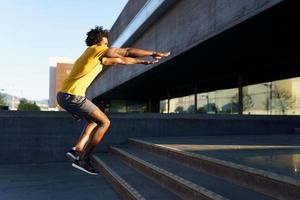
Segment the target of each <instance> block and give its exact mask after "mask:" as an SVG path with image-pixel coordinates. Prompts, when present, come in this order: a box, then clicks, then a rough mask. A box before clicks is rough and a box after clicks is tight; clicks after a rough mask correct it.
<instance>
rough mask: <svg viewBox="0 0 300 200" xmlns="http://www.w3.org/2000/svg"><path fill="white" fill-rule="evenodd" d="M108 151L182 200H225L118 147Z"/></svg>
mask: <svg viewBox="0 0 300 200" xmlns="http://www.w3.org/2000/svg"><path fill="white" fill-rule="evenodd" d="M110 151H111V152H112V153H114V154H115V155H117V156H119V157H120V158H121V159H122V160H123V161H124V162H125V163H127V165H129V166H131V167H133V168H134V169H136V170H137V171H139V172H141V173H143V174H145V175H146V176H148V177H149V178H151V179H152V180H154V181H156V182H157V183H159V184H160V185H162V186H164V187H166V188H168V190H169V191H171V192H173V193H174V194H176V195H177V196H178V197H180V198H182V199H189V200H196V199H205V200H208V199H209V200H225V199H227V198H225V197H223V196H221V195H219V194H217V193H215V192H212V191H210V190H208V189H207V188H204V187H202V186H199V185H197V184H195V183H193V182H191V181H189V180H186V179H184V178H183V177H180V176H177V175H176V174H174V173H171V172H170V171H167V170H165V169H162V168H160V167H158V166H157V165H154V164H152V163H149V162H146V161H145V160H144V159H147V158H145V157H144V158H143V159H141V158H139V157H136V156H134V155H132V154H130V153H128V152H127V151H124V150H122V149H120V148H118V147H111V148H110Z"/></svg>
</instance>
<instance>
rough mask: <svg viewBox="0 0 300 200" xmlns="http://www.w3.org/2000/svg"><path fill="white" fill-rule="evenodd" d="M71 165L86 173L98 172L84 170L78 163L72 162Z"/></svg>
mask: <svg viewBox="0 0 300 200" xmlns="http://www.w3.org/2000/svg"><path fill="white" fill-rule="evenodd" d="M72 166H73V167H75V168H76V169H79V170H81V171H83V172H85V173H88V174H90V175H98V173H93V172H89V171H87V170H85V169H84V168H82V167H80V166H79V165H75V164H74V163H73V164H72Z"/></svg>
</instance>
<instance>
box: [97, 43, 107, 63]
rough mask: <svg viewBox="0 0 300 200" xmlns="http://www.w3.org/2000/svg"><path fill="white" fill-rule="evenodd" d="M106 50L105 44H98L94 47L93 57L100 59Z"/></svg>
mask: <svg viewBox="0 0 300 200" xmlns="http://www.w3.org/2000/svg"><path fill="white" fill-rule="evenodd" d="M107 50H108V46H106V45H100V46H97V47H96V55H95V57H96V58H97V59H99V60H101V58H102V57H103V56H104V55H105V53H106V52H107Z"/></svg>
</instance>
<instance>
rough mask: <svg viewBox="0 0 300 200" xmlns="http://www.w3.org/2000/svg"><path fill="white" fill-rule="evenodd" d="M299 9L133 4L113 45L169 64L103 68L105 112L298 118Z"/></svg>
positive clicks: (271, 2)
mask: <svg viewBox="0 0 300 200" xmlns="http://www.w3.org/2000/svg"><path fill="white" fill-rule="evenodd" d="M299 13H300V10H299V6H297V3H296V1H287V0H259V1H258V0H245V1H239V0H233V1H222V0H210V1H208V0H199V1H195V0H168V1H167V0H141V1H132V0H130V1H128V3H127V5H126V6H125V8H124V10H123V11H122V13H121V14H120V16H119V18H118V19H117V21H116V22H115V24H114V25H113V27H112V29H111V31H110V36H109V37H110V45H111V46H115V47H128V46H132V47H137V48H143V49H153V50H157V51H166V50H170V51H171V52H172V55H171V57H169V58H167V59H164V60H162V61H161V62H159V63H157V64H155V65H151V66H143V65H134V66H121V65H118V66H114V67H109V68H107V69H105V70H104V71H103V72H102V74H101V76H99V77H98V78H97V79H96V80H95V81H94V82H93V84H92V85H91V87H90V88H89V89H88V96H89V97H90V98H91V99H93V101H94V102H95V103H96V104H97V105H98V106H99V107H100V108H102V109H103V110H105V111H106V112H161V113H182V112H187V113H195V112H196V113H211V114H212V113H226V114H228V113H231V114H300V105H299V101H300V99H299V91H300V86H299V77H300V68H299V65H300V56H299V53H298V52H300V51H299V50H300V42H299V35H300V34H299V30H298V28H297V27H298V26H299V20H298V19H299V18H300V16H299V15H300V14H299Z"/></svg>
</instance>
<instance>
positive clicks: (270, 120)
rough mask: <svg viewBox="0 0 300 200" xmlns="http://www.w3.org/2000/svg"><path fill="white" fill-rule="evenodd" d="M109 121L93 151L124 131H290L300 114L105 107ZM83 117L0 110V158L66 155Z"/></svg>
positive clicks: (118, 139)
mask: <svg viewBox="0 0 300 200" xmlns="http://www.w3.org/2000/svg"><path fill="white" fill-rule="evenodd" d="M107 115H108V118H109V119H110V121H111V124H110V127H109V129H108V131H107V133H106V134H105V136H104V138H103V140H102V141H101V143H100V144H99V145H98V146H97V149H96V152H100V151H107V150H108V149H109V146H110V145H115V144H123V143H126V142H127V139H128V138H129V137H164V136H183V135H185V136H202V135H247V134H251V135H255V134H294V133H295V131H294V129H295V128H297V127H299V124H300V116H254V115H250V116H249V115H245V116H240V115H201V114H160V113H109V114H107ZM84 123H85V122H84V121H81V122H77V121H75V120H74V119H73V118H72V117H71V115H69V114H68V113H66V112H13V111H4V112H3V111H1V112H0V140H1V141H2V142H3V143H2V145H1V146H0V151H1V152H2V154H1V158H2V159H1V160H0V163H1V162H5V163H7V164H8V163H32V162H34V163H43V162H61V161H65V159H66V158H65V153H66V151H68V150H69V149H70V147H72V145H74V143H75V142H76V140H77V139H78V138H79V136H80V133H81V130H82V128H83V126H84Z"/></svg>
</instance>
